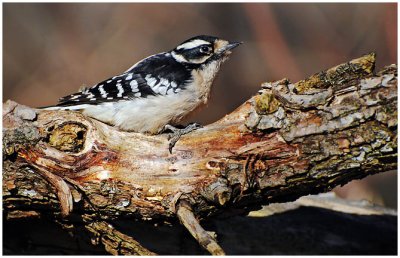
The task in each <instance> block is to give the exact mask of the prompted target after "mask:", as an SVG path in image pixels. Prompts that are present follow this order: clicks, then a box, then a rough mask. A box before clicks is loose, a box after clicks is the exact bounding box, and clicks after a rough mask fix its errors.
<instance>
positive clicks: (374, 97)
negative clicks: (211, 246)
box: [3, 54, 397, 254]
mask: <svg viewBox="0 0 400 258" xmlns="http://www.w3.org/2000/svg"><path fill="white" fill-rule="evenodd" d="M374 65H375V55H374V54H369V55H366V56H363V57H361V58H359V59H355V60H352V61H350V62H348V63H345V64H342V65H339V66H336V67H334V68H331V69H329V70H326V71H323V72H320V73H318V74H316V75H313V76H311V77H310V78H308V79H306V80H303V81H300V82H297V83H294V84H293V83H290V82H289V81H288V80H286V79H284V80H281V81H277V82H272V83H265V84H263V85H262V89H261V90H260V92H259V93H258V94H257V95H256V96H254V97H253V98H251V99H250V100H248V101H246V102H245V103H244V104H243V105H241V106H240V107H239V108H237V109H236V110H235V111H233V112H232V113H231V114H229V115H227V116H225V117H224V118H222V119H221V120H219V121H217V122H215V123H213V124H211V125H208V126H206V127H204V128H202V129H199V130H196V131H194V132H192V133H190V134H188V135H185V136H183V137H182V138H181V140H180V141H178V143H177V144H176V146H175V147H174V149H173V153H172V154H170V153H169V151H168V139H167V136H166V135H155V136H149V135H143V134H139V133H129V132H120V131H118V130H116V129H115V128H113V127H111V126H108V125H106V124H103V123H101V122H99V121H96V120H94V119H91V118H88V117H85V116H83V115H82V114H80V113H77V112H71V111H44V110H34V109H31V108H29V107H25V106H23V105H19V104H17V103H15V102H12V101H7V102H6V103H5V104H4V105H3V157H4V158H3V210H4V212H5V214H6V218H7V217H10V218H11V217H18V216H29V214H36V215H37V214H38V213H46V214H54V215H55V216H56V217H57V216H59V215H64V216H68V215H69V216H72V215H78V216H86V215H90V216H93V215H94V214H95V218H96V220H95V221H97V222H99V223H103V222H104V223H106V221H110V220H111V219H117V218H120V217H131V218H140V219H144V220H150V219H159V220H168V221H176V218H177V217H180V219H181V221H182V216H181V215H179V212H178V215H177V211H179V209H178V207H177V204H178V203H186V204H187V205H188V206H187V210H190V211H191V213H192V214H193V216H192V218H196V217H197V218H201V219H205V218H207V217H209V216H212V215H213V214H216V213H218V212H221V211H223V210H225V209H226V208H229V207H235V208H244V209H247V210H252V209H256V207H258V206H259V205H261V204H267V203H272V202H283V201H289V200H294V199H297V198H298V197H301V196H303V195H308V194H314V193H319V192H326V191H329V190H331V189H332V188H333V187H335V186H337V185H343V184H345V183H347V182H349V181H351V180H353V179H358V178H363V177H365V176H367V175H370V174H374V173H379V172H384V171H388V170H392V169H394V168H396V166H397V131H396V129H397V66H395V65H392V66H388V67H385V68H384V69H383V70H382V71H380V72H379V73H377V74H374V73H373V70H374ZM43 179H45V180H43ZM71 197H72V199H73V207H71V206H70V204H72V202H71V201H68V200H71V199H70V198H71ZM59 201H61V207H62V212H61V214H60V212H59V211H60V208H59V205H60V202H59ZM70 210H71V211H72V214H70V213H69V211H70ZM30 211H32V212H30ZM194 216H196V217H194ZM186 217H187V216H186ZM91 223H92V222H91ZM182 223H184V224H185V221H182ZM102 225H103V224H102ZM198 226H200V225H198ZM111 233H112V234H117V233H115V232H114V231H112V232H111ZM192 234H193V233H192ZM112 241H114V240H112ZM133 242H134V240H133V239H132V243H133ZM120 243H121V242H120ZM120 246H121V245H116V247H117V249H118V248H120ZM133 246H135V248H136V249H135V248H133V247H132V248H131V249H129V253H131V254H134V253H136V254H140V252H139V251H137V247H138V245H136V244H133ZM217 246H218V245H217ZM114 250H116V249H114ZM221 250H222V249H221ZM146 252H147V251H146ZM148 252H149V251H148ZM112 253H115V251H112ZM142 253H143V252H142Z"/></svg>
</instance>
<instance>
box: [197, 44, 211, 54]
mask: <svg viewBox="0 0 400 258" xmlns="http://www.w3.org/2000/svg"><path fill="white" fill-rule="evenodd" d="M210 51H211V48H210V47H207V46H202V47H201V48H200V52H202V53H208V52H210Z"/></svg>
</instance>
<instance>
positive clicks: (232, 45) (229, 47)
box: [223, 42, 243, 51]
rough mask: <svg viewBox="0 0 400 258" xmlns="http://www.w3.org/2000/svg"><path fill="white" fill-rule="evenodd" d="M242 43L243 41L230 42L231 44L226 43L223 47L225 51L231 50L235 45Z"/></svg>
mask: <svg viewBox="0 0 400 258" xmlns="http://www.w3.org/2000/svg"><path fill="white" fill-rule="evenodd" d="M241 44H243V42H229V44H228V45H226V46H225V47H224V48H223V51H229V50H231V49H234V48H235V47H237V46H239V45H241Z"/></svg>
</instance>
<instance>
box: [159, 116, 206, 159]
mask: <svg viewBox="0 0 400 258" xmlns="http://www.w3.org/2000/svg"><path fill="white" fill-rule="evenodd" d="M202 127H203V126H202V125H200V124H198V123H191V124H188V125H187V126H186V127H185V128H182V129H180V128H176V127H175V126H172V125H166V126H164V130H163V131H166V130H170V131H171V132H172V133H171V134H170V135H169V136H168V140H169V146H168V150H169V153H172V148H173V147H174V146H175V144H176V143H177V142H178V140H179V139H180V138H181V136H182V135H185V134H188V133H190V132H193V131H194V130H197V129H199V128H202Z"/></svg>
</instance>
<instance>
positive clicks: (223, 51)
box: [215, 40, 242, 57]
mask: <svg viewBox="0 0 400 258" xmlns="http://www.w3.org/2000/svg"><path fill="white" fill-rule="evenodd" d="M240 44H242V42H228V41H225V40H218V41H217V42H216V43H215V49H216V50H217V51H216V57H221V56H229V55H230V54H231V53H232V52H231V51H230V50H232V49H233V48H235V47H237V46H239V45H240Z"/></svg>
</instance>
